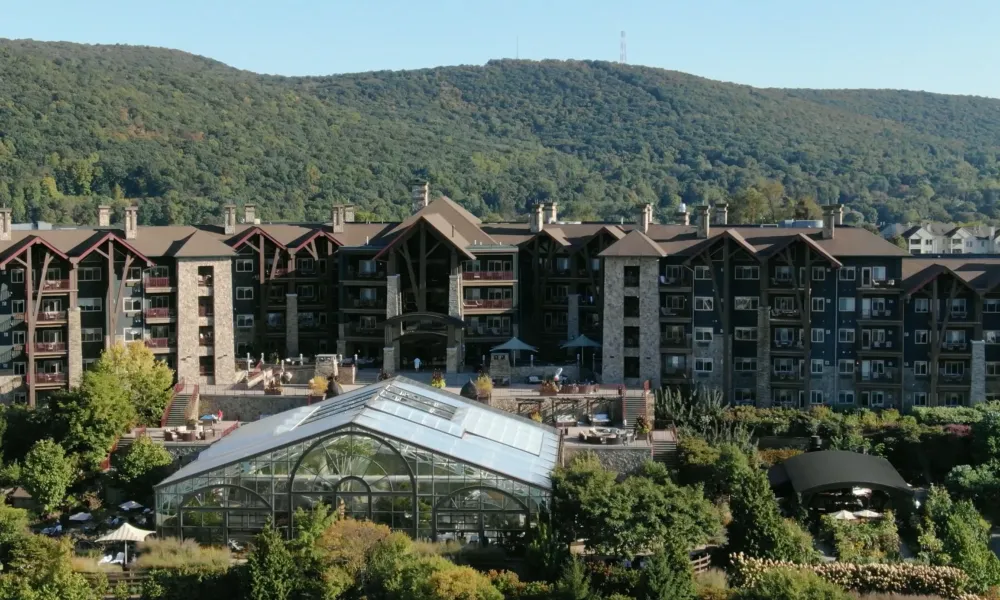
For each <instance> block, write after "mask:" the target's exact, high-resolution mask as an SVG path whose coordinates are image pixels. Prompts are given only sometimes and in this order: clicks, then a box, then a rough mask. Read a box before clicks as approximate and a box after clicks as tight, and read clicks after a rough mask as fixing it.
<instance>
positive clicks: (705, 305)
mask: <svg viewBox="0 0 1000 600" xmlns="http://www.w3.org/2000/svg"><path fill="white" fill-rule="evenodd" d="M714 305H715V300H714V299H713V298H710V297H708V296H695V298H694V309H695V310H715V306H714Z"/></svg>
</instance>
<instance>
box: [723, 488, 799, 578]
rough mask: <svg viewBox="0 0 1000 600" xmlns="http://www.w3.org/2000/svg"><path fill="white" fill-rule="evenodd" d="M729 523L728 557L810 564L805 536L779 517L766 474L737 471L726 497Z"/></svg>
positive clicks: (793, 525)
mask: <svg viewBox="0 0 1000 600" xmlns="http://www.w3.org/2000/svg"><path fill="white" fill-rule="evenodd" d="M729 508H730V511H731V513H732V521H731V522H730V524H729V528H728V530H727V535H728V545H727V550H728V552H729V554H730V555H732V554H735V553H738V552H742V553H744V554H746V555H747V556H752V557H756V558H769V559H773V560H788V561H792V562H812V561H813V560H814V559H815V556H816V552H815V550H814V549H813V548H812V545H811V543H810V539H809V536H808V534H806V533H805V532H804V531H803V530H802V529H801V528H800V527H798V526H797V525H795V524H794V523H793V522H790V521H786V520H784V519H782V518H781V513H780V511H779V509H778V502H777V500H776V499H775V498H774V493H773V492H772V491H771V486H770V485H769V484H768V481H767V475H766V474H765V473H764V472H763V471H760V470H757V469H746V470H744V471H741V472H740V473H739V474H738V475H737V476H736V479H735V482H734V485H733V492H732V496H731V498H730V506H729Z"/></svg>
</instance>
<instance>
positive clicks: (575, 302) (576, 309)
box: [566, 294, 580, 340]
mask: <svg viewBox="0 0 1000 600" xmlns="http://www.w3.org/2000/svg"><path fill="white" fill-rule="evenodd" d="M579 335H580V294H570V295H568V296H566V339H567V340H575V339H576V338H577V336H579Z"/></svg>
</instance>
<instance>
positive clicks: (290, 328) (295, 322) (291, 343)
mask: <svg viewBox="0 0 1000 600" xmlns="http://www.w3.org/2000/svg"><path fill="white" fill-rule="evenodd" d="M298 353H299V295H298V294H285V356H296V355H298Z"/></svg>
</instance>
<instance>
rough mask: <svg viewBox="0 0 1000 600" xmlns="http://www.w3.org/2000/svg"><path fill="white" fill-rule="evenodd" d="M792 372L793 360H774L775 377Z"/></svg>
mask: <svg viewBox="0 0 1000 600" xmlns="http://www.w3.org/2000/svg"><path fill="white" fill-rule="evenodd" d="M791 372H792V359H790V358H776V359H775V360H774V373H775V375H787V374H789V373H791Z"/></svg>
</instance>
